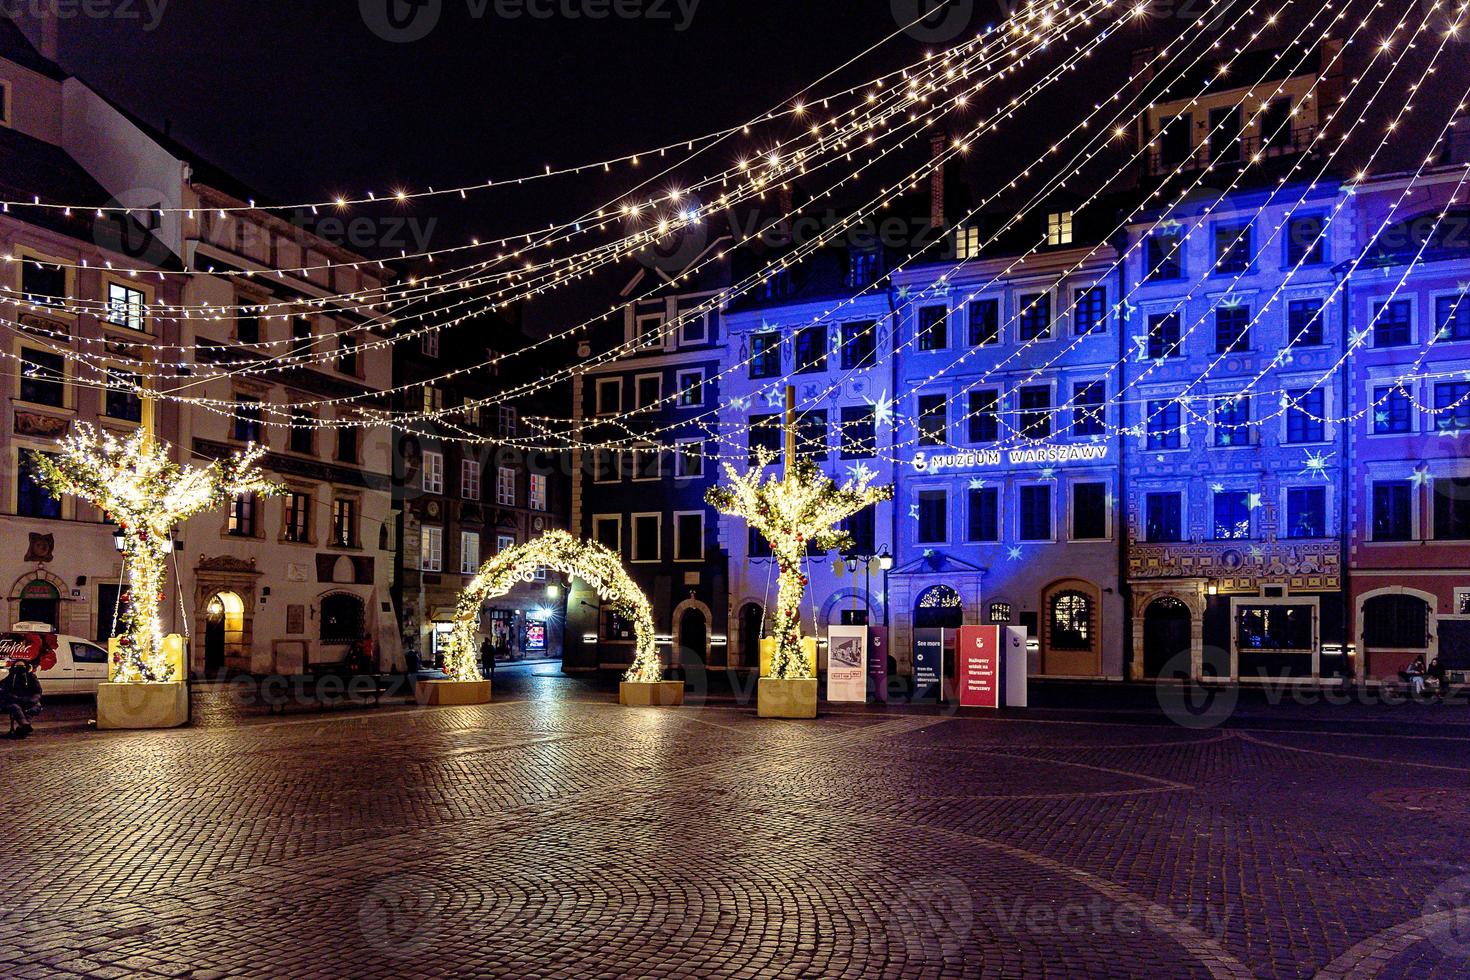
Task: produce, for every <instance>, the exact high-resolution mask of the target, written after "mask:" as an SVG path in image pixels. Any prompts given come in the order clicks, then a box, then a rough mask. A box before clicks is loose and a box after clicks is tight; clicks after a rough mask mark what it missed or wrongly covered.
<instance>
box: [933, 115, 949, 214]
mask: <svg viewBox="0 0 1470 980" xmlns="http://www.w3.org/2000/svg"><path fill="white" fill-rule="evenodd" d="M948 142H949V140H948V138H947V137H946V135H945V132H944V130H942V129H940V130H936V131H935V132H934V133H933V134H931V135H930V137H929V159H930V160H938V159H940V158H941V157H943V156H944V149H945V145H946V144H947V143H948ZM944 168H945V165H944V164H942V163H941V164H939V165H937V166H936V167H935V168H934V170H933V172H932V173H930V174H929V227H930V229H932V230H933V231H941V230H943V228H944V227H945V209H944Z"/></svg>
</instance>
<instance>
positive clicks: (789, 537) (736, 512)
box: [704, 422, 893, 679]
mask: <svg viewBox="0 0 1470 980" xmlns="http://www.w3.org/2000/svg"><path fill="white" fill-rule="evenodd" d="M787 425H788V430H789V427H790V422H788V423H787ZM791 455H792V446H791V439H790V437H789V436H788V440H787V461H786V472H785V474H784V475H783V476H782V477H781V478H779V479H778V478H777V477H776V475H775V474H774V473H773V474H771V475H770V476H769V477H768V478H766V479H762V478H761V473H762V471H763V470H764V469H765V467H766V466H768V465H769V464H770V463H771V462H772V461H773V460H774V458H775V457H774V456H773V454H772V453H771V452H770V451H769V450H760V451H758V452H757V455H756V464H755V465H754V466H752V467H751V468H750V469H748V470H746V472H744V473H739V472H737V471H736V470H735V467H734V466H732V465H731V464H729V463H726V464H725V473H726V475H727V476H728V477H729V482H728V483H727V484H723V485H720V486H714V487H710V488H709V490H708V491H706V492H705V497H704V499H705V500H706V501H707V502H708V503H709V505H710V506H711V507H713V508H715V509H716V510H718V511H719V512H720V513H722V514H728V515H730V516H732V517H739V518H742V519H744V521H745V522H746V523H747V524H748V525H750V526H751V527H753V528H755V529H756V530H757V531H759V532H760V533H761V534H762V535H763V536H764V537H765V539H766V540H767V541H768V542H770V545H771V554H772V556H773V557H774V558H775V561H776V570H777V572H778V574H779V579H778V585H777V590H776V617H775V622H774V629H775V634H776V653H775V656H773V657H772V658H771V676H772V677H777V678H782V679H800V678H807V677H811V676H812V675H811V667H810V666H809V665H808V663H807V659H806V657H805V656H803V654H802V650H801V599H802V596H804V595H805V594H806V587H807V576H806V573H805V572H804V571H803V570H802V565H801V561H802V558H803V557H804V556H805V554H806V552H807V549H808V548H814V549H815V550H817V551H831V550H833V549H839V550H840V549H844V548H848V547H851V544H852V539H851V537H850V536H849V535H848V533H847V532H846V531H843V530H841V529H839V528H837V527H836V526H835V525H837V524H838V523H839V522H841V521H843V520H845V519H847V518H848V517H851V516H852V515H853V514H856V513H857V512H858V511H860V510H862V509H863V508H864V507H869V506H871V505H873V504H876V503H878V502H879V501H880V500H889V499H892V497H893V487H891V486H879V487H875V486H871V485H870V484H871V482H872V480H873V477H874V476H875V475H876V474H874V473H873V471H871V470H869V469H867V468H866V467H860V468H858V469H857V470H856V471H855V472H854V474H853V476H852V478H851V479H849V480H848V481H847V482H846V483H844V484H842V485H840V486H839V485H838V484H837V482H836V481H835V480H833V479H832V478H831V477H829V476H828V475H827V474H825V473H823V472H822V471H821V470H820V469H819V468H818V467H817V465H816V464H815V463H814V462H812V461H811V460H809V459H804V458H798V459H795V460H793V459H792V458H791Z"/></svg>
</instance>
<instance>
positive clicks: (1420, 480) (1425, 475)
mask: <svg viewBox="0 0 1470 980" xmlns="http://www.w3.org/2000/svg"><path fill="white" fill-rule="evenodd" d="M1409 479H1410V480H1412V481H1413V483H1414V486H1416V487H1423V486H1428V485H1429V471H1428V470H1415V471H1414V472H1413V473H1412V474H1411V475H1410V476H1409Z"/></svg>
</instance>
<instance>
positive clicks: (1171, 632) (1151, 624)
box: [1143, 595, 1192, 680]
mask: <svg viewBox="0 0 1470 980" xmlns="http://www.w3.org/2000/svg"><path fill="white" fill-rule="evenodd" d="M1191 627H1192V623H1191V621H1190V615H1189V607H1188V606H1186V605H1185V604H1184V603H1183V602H1182V601H1181V600H1179V599H1176V598H1175V597H1174V596H1171V595H1165V596H1159V597H1158V598H1157V599H1155V600H1154V601H1153V602H1150V603H1149V604H1148V608H1147V609H1145V610H1144V611H1143V675H1144V676H1145V677H1163V676H1165V672H1166V670H1167V671H1168V675H1169V676H1178V677H1182V678H1183V679H1185V680H1188V679H1189V673H1190V666H1189V650H1190V639H1191ZM1176 657H1177V658H1178V659H1177V660H1176V659H1175V658H1176Z"/></svg>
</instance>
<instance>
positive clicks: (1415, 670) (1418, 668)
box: [1399, 657, 1424, 697]
mask: <svg viewBox="0 0 1470 980" xmlns="http://www.w3.org/2000/svg"><path fill="white" fill-rule="evenodd" d="M1399 676H1400V677H1402V678H1403V679H1404V680H1406V681H1408V682H1409V691H1410V693H1412V694H1413V695H1414V696H1415V697H1418V696H1419V695H1421V694H1423V693H1424V658H1423V657H1415V658H1414V661H1413V663H1411V664H1409V666H1407V667H1405V668H1404V669H1403V670H1402V671H1400V672H1399Z"/></svg>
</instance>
